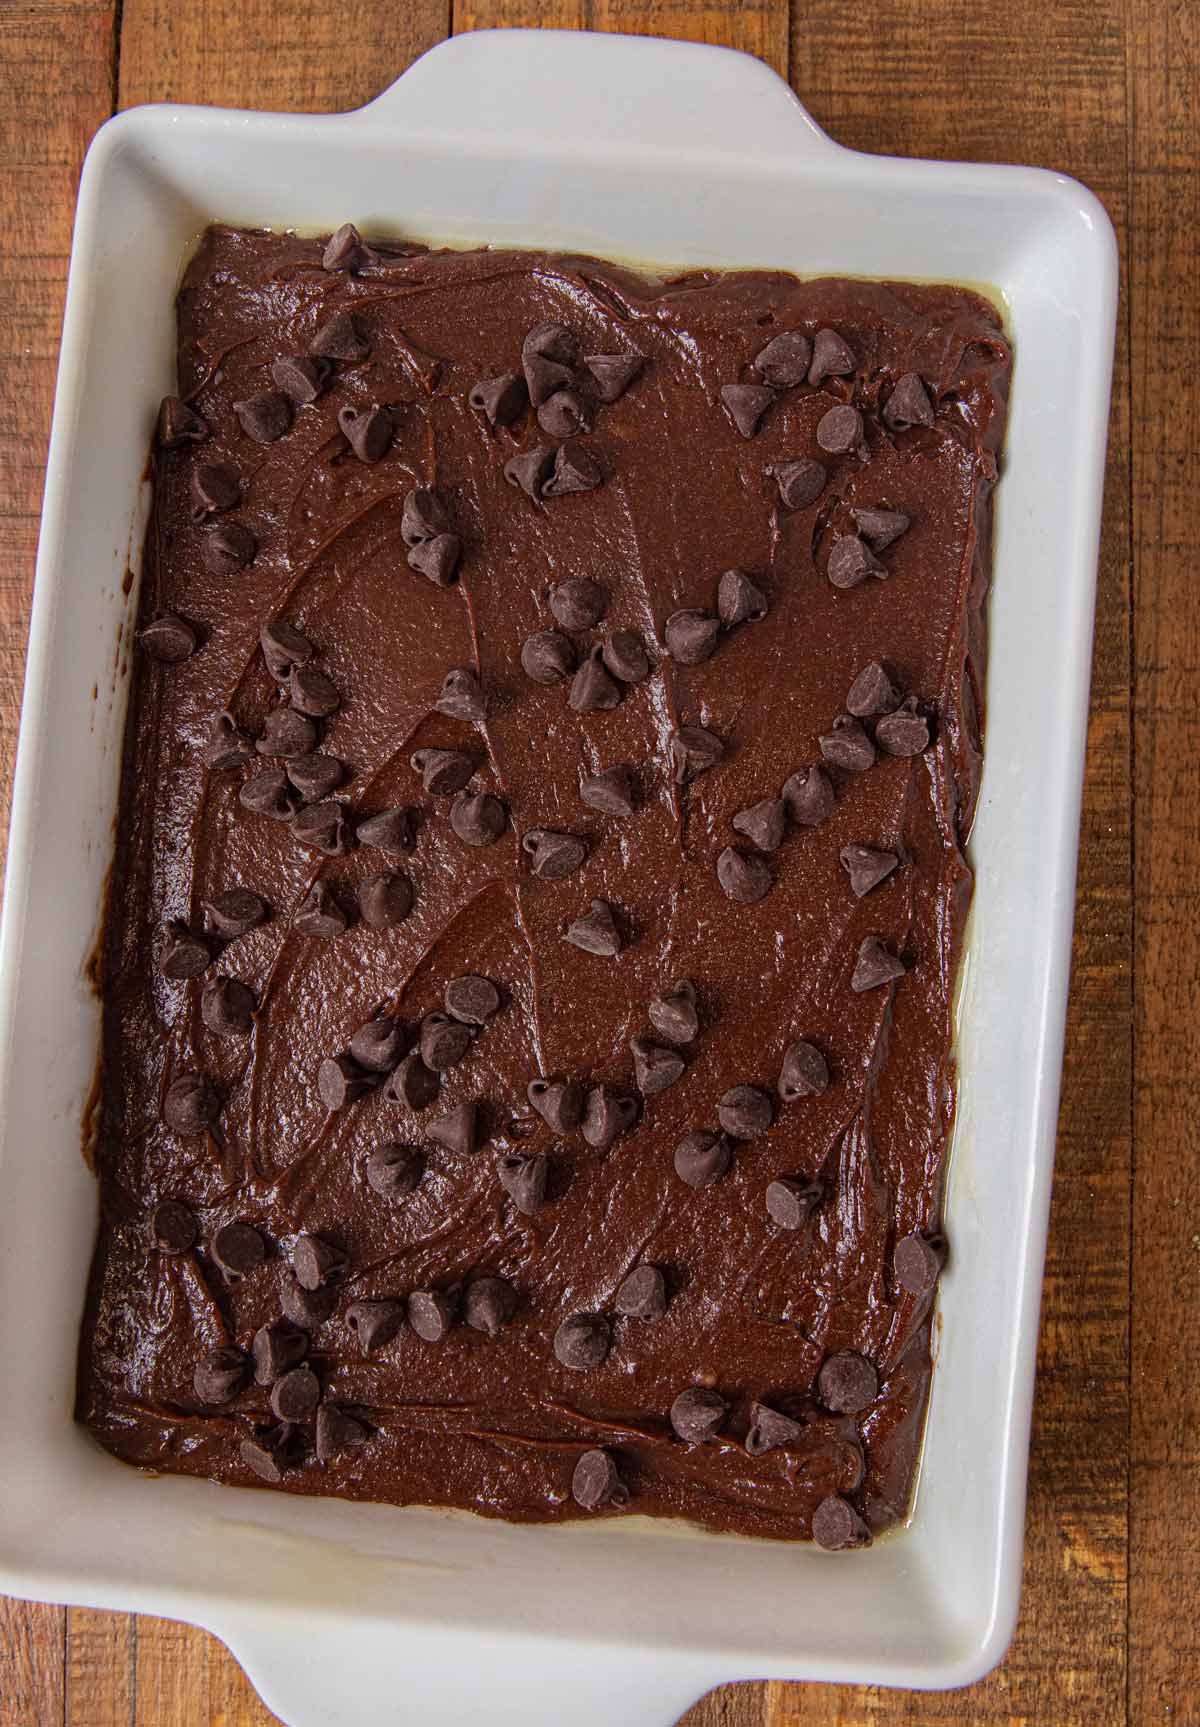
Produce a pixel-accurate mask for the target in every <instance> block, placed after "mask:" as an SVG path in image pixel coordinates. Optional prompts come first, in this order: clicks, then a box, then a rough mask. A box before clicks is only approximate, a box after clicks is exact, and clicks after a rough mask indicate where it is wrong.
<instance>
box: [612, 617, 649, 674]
mask: <svg viewBox="0 0 1200 1727" xmlns="http://www.w3.org/2000/svg"><path fill="white" fill-rule="evenodd" d="M600 657H601V658H602V659H603V661H604V664H605V665H606V666H607V668H608V670H609V671H610V672H611V673H612V675H613V677H614V678H616V680H617V682H618V683H622V684H643V683H645V681H646V679H647V678H648V677H649V676H650V656H649V655H648V654H647V652H646V644H645V642H644V641H643V640H642V638H641V636H639V635H638V633H637V631H636V630H614V631H613V633H612V635H611V636H608V637H607V638H606V640H605V642H604V646H603V648H602V649H601V654H600Z"/></svg>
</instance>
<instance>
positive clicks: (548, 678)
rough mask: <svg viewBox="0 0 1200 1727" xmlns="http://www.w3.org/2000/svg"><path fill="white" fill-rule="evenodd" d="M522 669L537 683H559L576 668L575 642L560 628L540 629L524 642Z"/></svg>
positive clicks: (522, 647)
mask: <svg viewBox="0 0 1200 1727" xmlns="http://www.w3.org/2000/svg"><path fill="white" fill-rule="evenodd" d="M521 669H522V671H523V672H524V673H525V676H526V677H527V678H532V679H533V681H534V683H535V684H557V683H558V682H560V680H561V679H563V678H565V677H566V676H567V674H568V672H573V671H574V670H575V648H574V644H573V643H572V642H571V641H570V640H569V639H568V638H567V637H566V636H564V635H561V634H560V633H559V631H558V630H538V631H537V632H536V633H535V634H534V635H532V636H526V638H525V641H524V642H523V643H522V646H521Z"/></svg>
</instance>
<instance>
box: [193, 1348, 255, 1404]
mask: <svg viewBox="0 0 1200 1727" xmlns="http://www.w3.org/2000/svg"><path fill="white" fill-rule="evenodd" d="M248 1372H249V1364H248V1363H247V1361H246V1357H245V1356H244V1355H243V1354H242V1352H241V1350H240V1349H233V1348H230V1347H226V1348H224V1349H212V1350H210V1351H209V1353H208V1354H207V1355H206V1356H205V1357H204V1360H203V1361H201V1362H200V1363H199V1364H198V1366H197V1368H196V1371H195V1373H194V1374H193V1375H192V1385H193V1387H194V1389H195V1392H196V1396H197V1397H198V1398H199V1399H200V1401H201V1403H230V1402H232V1400H233V1399H234V1398H235V1397H236V1396H237V1394H238V1392H239V1391H240V1390H241V1389H242V1386H243V1385H245V1383H246V1378H247V1375H248Z"/></svg>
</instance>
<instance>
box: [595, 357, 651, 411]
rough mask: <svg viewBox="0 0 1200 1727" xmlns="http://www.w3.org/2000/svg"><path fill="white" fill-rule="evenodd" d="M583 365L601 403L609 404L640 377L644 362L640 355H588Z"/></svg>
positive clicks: (616, 399)
mask: <svg viewBox="0 0 1200 1727" xmlns="http://www.w3.org/2000/svg"><path fill="white" fill-rule="evenodd" d="M585 364H586V366H587V371H588V375H589V376H590V378H591V382H592V388H593V389H594V390H595V392H596V394H597V396H598V397H599V398H600V400H601V401H602V402H604V403H606V404H610V403H612V402H616V401H618V400H619V399H620V398H621V397H622V396H623V395H624V394H625V392H626V390H627V389H628V388H629V386H630V384H632V383H633V381H634V379H635V378H638V377H640V376H641V373H642V369H643V367H644V366H645V364H646V362H645V359H644V358H643V357H642V355H641V354H589V355H588V357H587V360H586V362H585Z"/></svg>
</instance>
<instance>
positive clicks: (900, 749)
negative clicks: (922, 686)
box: [875, 696, 929, 756]
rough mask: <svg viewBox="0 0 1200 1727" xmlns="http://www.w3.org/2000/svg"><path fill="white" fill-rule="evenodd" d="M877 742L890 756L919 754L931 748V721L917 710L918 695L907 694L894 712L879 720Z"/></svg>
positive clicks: (876, 734)
mask: <svg viewBox="0 0 1200 1727" xmlns="http://www.w3.org/2000/svg"><path fill="white" fill-rule="evenodd" d="M875 742H876V743H877V744H878V745H879V747H880V749H881V750H883V751H884V753H885V754H886V755H889V756H919V755H920V754H921V752H922V751H923V750H927V749H928V748H929V721H928V720H927V719H926V718H925V716H924V715H923V714H920V713H918V712H917V698H916V696H906V697H905V699H904V700H903V701H902V702H901V703H900V706H899V708H897V710H896V712H895V713H894V714H886V715H885V716H884V718H883V719H881V720H880V721H879V722H878V724H877V725H876V727H875Z"/></svg>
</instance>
